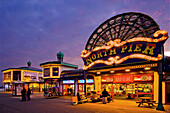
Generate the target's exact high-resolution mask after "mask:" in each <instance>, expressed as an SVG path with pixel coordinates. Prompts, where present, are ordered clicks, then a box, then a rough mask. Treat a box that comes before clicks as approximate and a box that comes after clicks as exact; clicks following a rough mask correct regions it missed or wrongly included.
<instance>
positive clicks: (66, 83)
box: [63, 80, 74, 95]
mask: <svg viewBox="0 0 170 113" xmlns="http://www.w3.org/2000/svg"><path fill="white" fill-rule="evenodd" d="M73 93H74V80H63V95H72V94H73Z"/></svg>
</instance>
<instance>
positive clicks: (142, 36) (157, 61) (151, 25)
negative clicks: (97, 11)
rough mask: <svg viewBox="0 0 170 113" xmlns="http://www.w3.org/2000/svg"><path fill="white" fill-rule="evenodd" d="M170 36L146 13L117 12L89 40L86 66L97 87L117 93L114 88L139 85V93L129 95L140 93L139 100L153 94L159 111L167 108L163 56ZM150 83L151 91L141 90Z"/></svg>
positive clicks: (84, 52)
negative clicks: (163, 91) (163, 96)
mask: <svg viewBox="0 0 170 113" xmlns="http://www.w3.org/2000/svg"><path fill="white" fill-rule="evenodd" d="M167 39H168V33H167V31H165V30H160V28H159V26H158V24H157V23H156V22H155V21H154V19H152V18H151V17H150V16H148V15H146V14H142V13H138V12H128V13H123V14H119V15H116V16H114V17H112V18H110V19H108V20H106V21H105V22H103V23H102V24H101V25H100V26H99V27H98V28H97V29H96V30H95V31H94V32H93V33H92V35H91V36H90V38H89V39H88V41H87V44H86V46H85V50H83V51H82V52H81V57H82V59H83V61H84V66H83V69H84V70H85V71H86V74H93V75H94V81H95V90H97V91H101V90H102V89H101V87H102V88H103V87H104V88H106V89H107V90H108V92H109V93H110V94H111V95H115V94H116V93H115V91H116V90H113V89H114V87H116V88H117V86H118V87H126V88H125V89H127V88H128V87H131V86H133V88H135V87H137V89H136V90H137V91H136V92H135V94H134V93H132V94H131V96H127V95H126V97H128V98H129V97H130V98H134V97H135V96H134V95H136V97H135V98H136V100H138V95H139V94H143V95H145V94H149V95H152V100H155V101H156V102H158V107H157V110H164V108H163V106H162V59H163V57H164V56H163V44H164V43H165V41H166V40H167ZM146 69H149V71H148V70H146ZM132 73H133V74H132ZM148 77H149V78H148ZM127 78H130V79H127ZM143 78H145V79H143ZM151 78H154V79H151ZM158 79H159V82H158V81H157V80H158ZM124 80H126V81H124ZM136 80H139V81H138V82H137V81H136ZM147 80H150V82H149V81H147ZM141 83H143V84H141ZM129 84H131V86H130V85H129ZM147 84H150V85H149V87H151V89H150V93H148V92H145V91H141V90H139V89H138V87H140V86H141V85H147ZM152 87H153V88H152ZM85 89H86V88H85ZM117 89H122V88H117ZM134 91H135V89H134ZM120 93H121V92H119V95H120ZM124 97H125V96H124Z"/></svg>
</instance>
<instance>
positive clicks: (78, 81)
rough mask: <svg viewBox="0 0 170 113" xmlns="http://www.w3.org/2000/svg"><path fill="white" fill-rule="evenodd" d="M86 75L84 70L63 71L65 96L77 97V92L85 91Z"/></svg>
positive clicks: (63, 92)
mask: <svg viewBox="0 0 170 113" xmlns="http://www.w3.org/2000/svg"><path fill="white" fill-rule="evenodd" d="M84 75H85V72H84V71H83V70H82V69H74V70H63V71H62V72H61V77H60V81H61V83H60V86H61V87H60V89H62V94H63V96H68V95H77V92H79V91H84V81H85V79H84Z"/></svg>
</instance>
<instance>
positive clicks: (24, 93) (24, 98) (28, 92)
mask: <svg viewBox="0 0 170 113" xmlns="http://www.w3.org/2000/svg"><path fill="white" fill-rule="evenodd" d="M21 95H22V100H21V101H26V100H28V101H29V100H30V95H31V90H30V88H28V91H26V89H25V88H23V90H22V91H21ZM26 96H27V99H26Z"/></svg>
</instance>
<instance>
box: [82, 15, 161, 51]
mask: <svg viewBox="0 0 170 113" xmlns="http://www.w3.org/2000/svg"><path fill="white" fill-rule="evenodd" d="M157 30H160V28H159V26H158V24H157V23H156V22H155V21H154V20H153V19H152V18H151V17H150V16H148V15H145V14H142V13H138V12H128V13H123V14H119V15H116V16H114V17H112V18H110V19H108V20H106V21H105V22H103V23H102V24H101V25H100V26H99V27H98V28H97V29H96V30H95V31H94V32H93V33H92V35H91V36H90V38H89V40H88V42H87V44H86V48H85V49H86V50H88V51H91V50H93V49H94V48H95V47H97V46H102V45H105V44H106V43H107V42H108V41H110V40H114V39H121V41H124V40H127V39H131V38H133V37H152V35H153V33H154V32H155V31H157Z"/></svg>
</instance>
